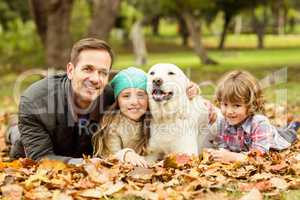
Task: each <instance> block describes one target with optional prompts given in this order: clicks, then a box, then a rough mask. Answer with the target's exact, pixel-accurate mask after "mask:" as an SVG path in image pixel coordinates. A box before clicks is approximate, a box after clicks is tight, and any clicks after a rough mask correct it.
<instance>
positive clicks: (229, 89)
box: [215, 71, 264, 114]
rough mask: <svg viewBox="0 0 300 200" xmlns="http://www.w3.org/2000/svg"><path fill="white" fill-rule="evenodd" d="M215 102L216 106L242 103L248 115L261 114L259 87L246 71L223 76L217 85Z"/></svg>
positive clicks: (262, 100)
mask: <svg viewBox="0 0 300 200" xmlns="http://www.w3.org/2000/svg"><path fill="white" fill-rule="evenodd" d="M215 100H216V103H217V105H218V106H220V103H221V102H230V103H244V104H246V106H247V107H248V114H254V113H256V112H263V105H264V99H263V95H262V90H261V86H260V84H259V82H258V80H257V79H256V78H255V77H254V76H253V75H251V74H250V73H249V72H247V71H232V72H229V73H228V74H226V75H224V77H222V78H221V80H220V81H219V83H218V86H217V90H216V95H215Z"/></svg>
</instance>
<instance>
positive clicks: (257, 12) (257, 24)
mask: <svg viewBox="0 0 300 200" xmlns="http://www.w3.org/2000/svg"><path fill="white" fill-rule="evenodd" d="M251 16H252V28H253V31H254V32H255V33H256V35H257V48H258V49H263V48H264V36H265V29H266V26H267V24H268V5H267V1H264V4H263V5H261V6H259V7H257V8H253V9H251Z"/></svg>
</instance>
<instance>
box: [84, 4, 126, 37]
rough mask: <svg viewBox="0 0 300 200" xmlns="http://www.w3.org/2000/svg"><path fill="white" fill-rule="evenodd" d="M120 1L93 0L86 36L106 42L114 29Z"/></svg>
mask: <svg viewBox="0 0 300 200" xmlns="http://www.w3.org/2000/svg"><path fill="white" fill-rule="evenodd" d="M120 2H121V0H93V15H92V21H91V24H90V27H89V31H88V36H90V37H96V38H99V39H103V40H107V39H108V36H109V33H110V31H111V29H112V28H113V27H114V24H115V20H116V17H117V15H118V11H119V7H120Z"/></svg>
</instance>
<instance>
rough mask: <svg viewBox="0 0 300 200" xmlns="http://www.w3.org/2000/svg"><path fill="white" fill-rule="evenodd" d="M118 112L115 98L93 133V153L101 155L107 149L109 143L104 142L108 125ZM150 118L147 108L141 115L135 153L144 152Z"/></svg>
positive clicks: (148, 134) (142, 153)
mask: <svg viewBox="0 0 300 200" xmlns="http://www.w3.org/2000/svg"><path fill="white" fill-rule="evenodd" d="M117 113H119V105H118V101H117V100H116V101H115V102H114V103H113V104H112V105H111V106H110V107H109V109H108V111H107V113H105V114H104V116H103V118H102V120H101V121H100V129H99V130H98V131H97V132H96V133H95V134H94V135H93V137H92V144H93V149H94V150H93V155H94V156H98V157H101V156H102V155H103V151H104V150H105V149H107V146H108V145H109V144H106V143H105V137H106V134H107V133H108V129H109V125H110V124H111V123H112V122H113V120H114V118H115V116H116V114H117ZM150 120H151V114H150V111H149V110H147V111H146V113H145V114H144V115H143V116H142V117H141V123H142V126H141V131H140V132H141V134H142V140H141V141H140V142H139V143H138V144H137V145H136V147H135V150H136V153H138V154H140V155H144V154H145V153H146V146H147V145H148V140H149V137H150Z"/></svg>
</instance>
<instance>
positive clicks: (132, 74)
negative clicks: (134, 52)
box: [110, 67, 147, 98]
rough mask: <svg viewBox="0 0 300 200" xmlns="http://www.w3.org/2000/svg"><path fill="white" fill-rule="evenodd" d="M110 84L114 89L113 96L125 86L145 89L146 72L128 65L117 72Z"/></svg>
mask: <svg viewBox="0 0 300 200" xmlns="http://www.w3.org/2000/svg"><path fill="white" fill-rule="evenodd" d="M110 84H111V86H112V88H113V90H114V96H115V98H117V97H118V96H119V94H120V93H121V92H122V91H123V90H124V89H127V88H138V89H142V90H145V91H147V74H146V73H145V72H144V71H143V70H141V69H138V68H135V67H129V68H127V69H123V70H121V71H120V72H119V73H117V75H115V77H114V78H113V79H112V80H111V82H110Z"/></svg>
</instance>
